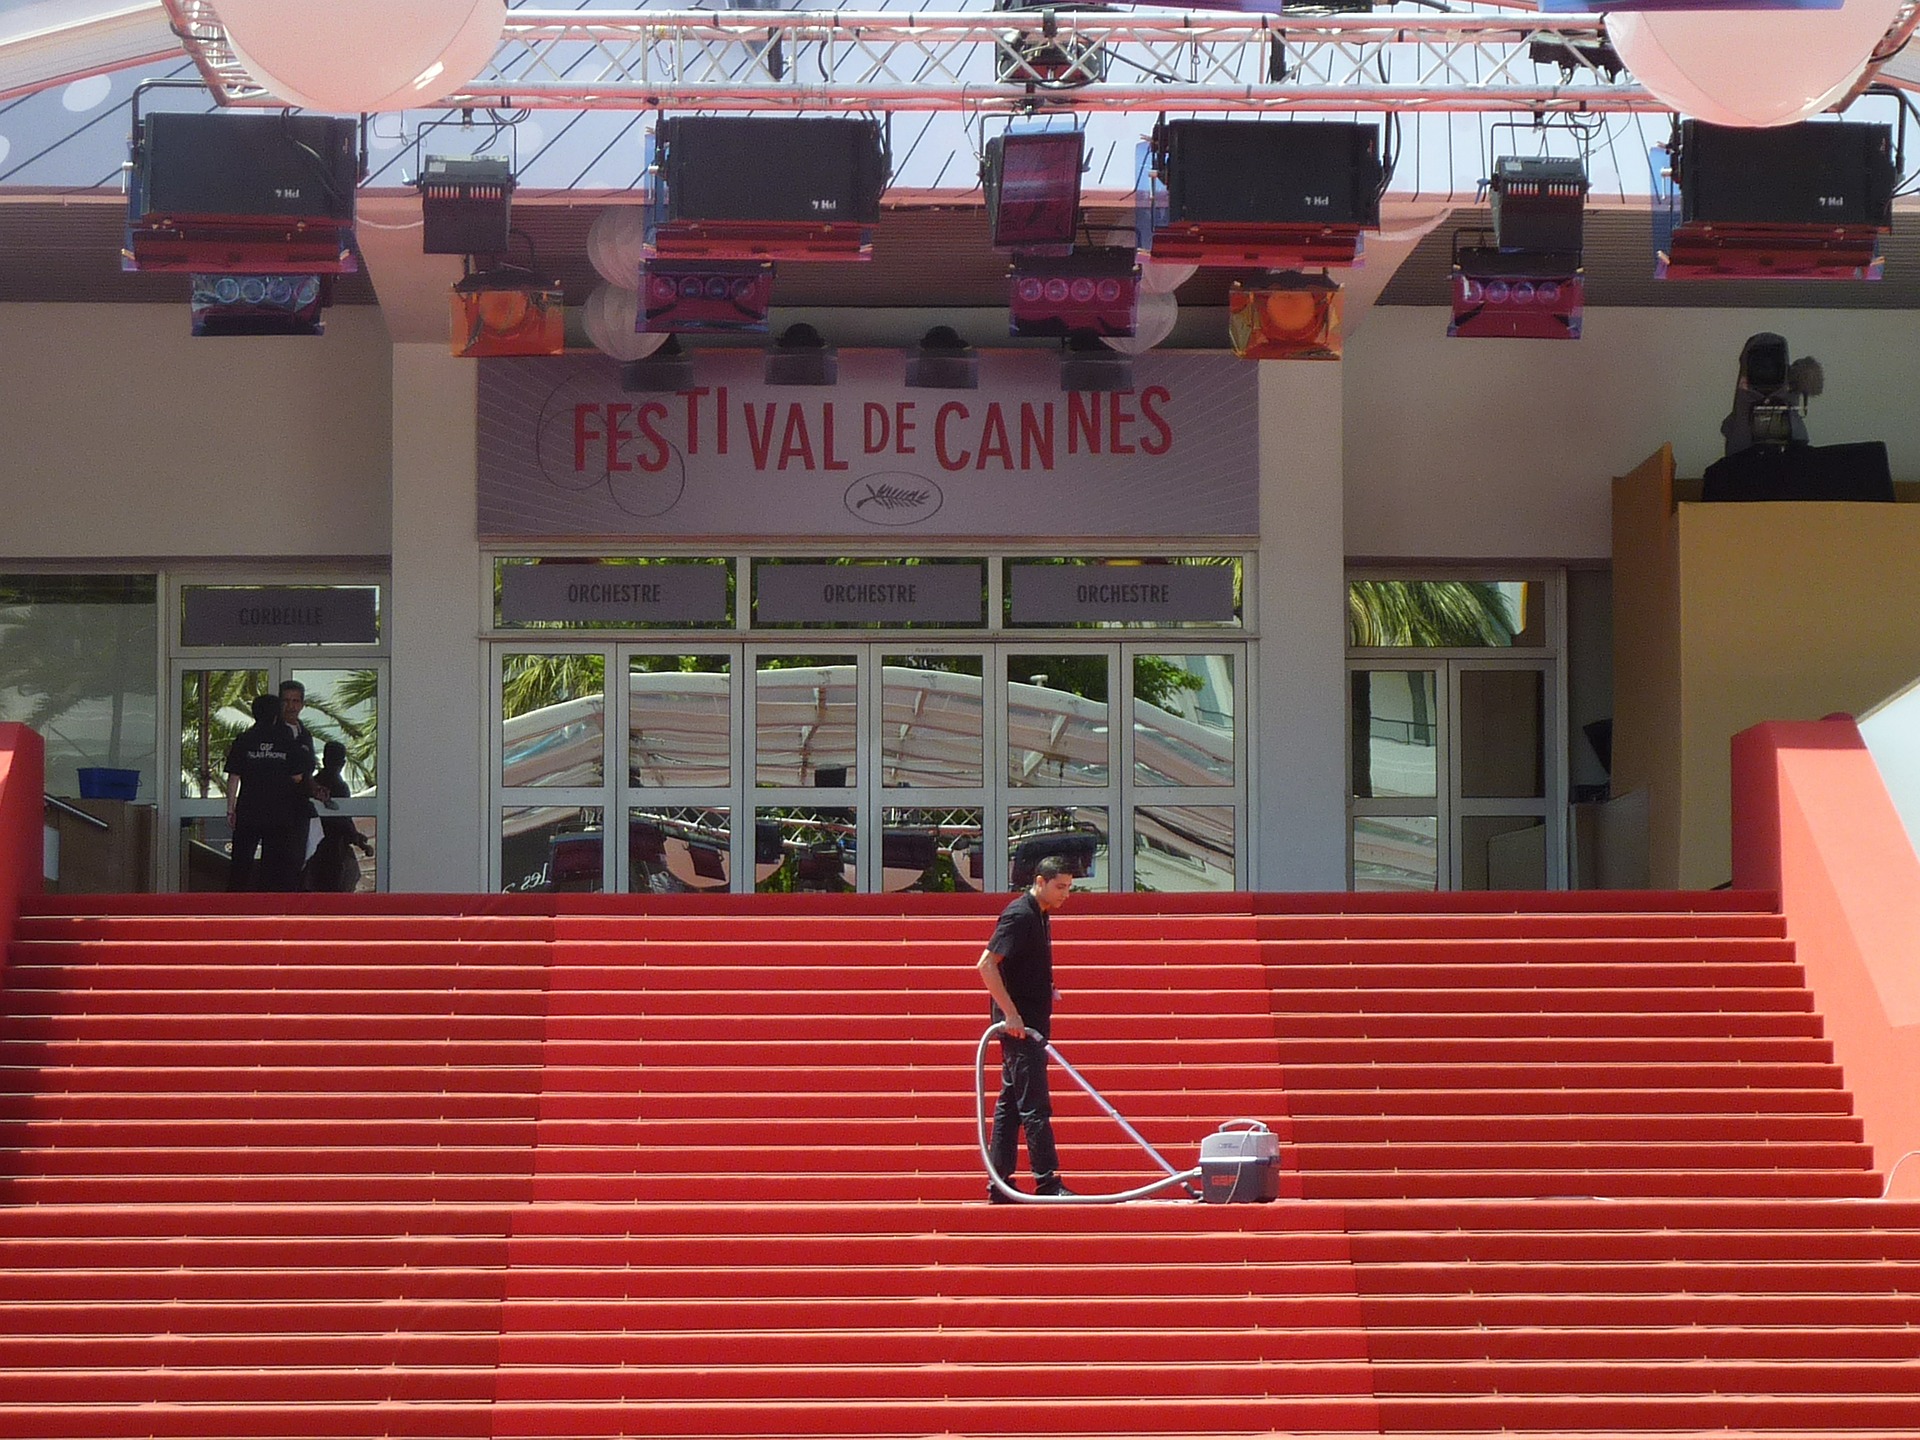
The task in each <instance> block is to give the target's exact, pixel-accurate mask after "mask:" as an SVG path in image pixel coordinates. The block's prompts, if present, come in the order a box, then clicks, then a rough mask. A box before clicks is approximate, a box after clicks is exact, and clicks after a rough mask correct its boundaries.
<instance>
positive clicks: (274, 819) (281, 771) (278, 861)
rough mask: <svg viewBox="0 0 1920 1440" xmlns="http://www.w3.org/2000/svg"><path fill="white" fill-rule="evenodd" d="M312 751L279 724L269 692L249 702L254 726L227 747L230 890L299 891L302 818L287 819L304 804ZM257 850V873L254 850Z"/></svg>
mask: <svg viewBox="0 0 1920 1440" xmlns="http://www.w3.org/2000/svg"><path fill="white" fill-rule="evenodd" d="M312 770H313V754H312V752H311V751H305V750H302V749H301V748H300V747H299V746H298V745H297V744H296V743H295V741H294V738H293V735H292V732H291V731H289V730H288V729H287V728H286V727H285V726H284V725H282V724H281V723H280V702H279V700H278V699H276V698H275V697H274V696H272V695H257V696H255V697H254V701H253V728H252V729H250V730H247V731H245V732H244V733H242V734H241V735H240V736H239V737H237V738H236V739H235V740H234V742H233V744H232V745H231V746H230V747H229V748H228V750H227V824H228V825H229V826H231V827H232V830H233V858H232V861H231V864H230V865H229V867H228V870H227V889H229V890H294V889H298V888H299V885H298V881H299V876H300V862H301V860H302V859H303V858H305V849H304V840H305V835H306V820H305V818H304V816H302V817H300V819H299V830H298V836H297V837H296V833H295V830H294V827H293V823H292V816H293V811H294V808H295V807H296V806H303V805H304V803H305V796H306V784H307V777H308V775H309V774H311V773H312ZM256 850H258V851H259V852H260V868H259V873H257V874H256V873H255V870H254V858H253V857H254V852H255V851H256Z"/></svg>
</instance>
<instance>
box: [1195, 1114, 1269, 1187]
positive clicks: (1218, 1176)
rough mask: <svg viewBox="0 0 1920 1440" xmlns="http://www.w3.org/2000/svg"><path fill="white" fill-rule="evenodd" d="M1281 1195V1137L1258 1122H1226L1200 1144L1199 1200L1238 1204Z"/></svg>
mask: <svg viewBox="0 0 1920 1440" xmlns="http://www.w3.org/2000/svg"><path fill="white" fill-rule="evenodd" d="M1279 1196H1280V1137H1279V1136H1278V1135H1275V1134H1274V1133H1273V1132H1272V1131H1271V1130H1269V1129H1268V1128H1267V1127H1266V1126H1265V1125H1263V1124H1261V1123H1260V1122H1259V1121H1258V1120H1229V1121H1227V1122H1226V1123H1225V1124H1223V1125H1222V1126H1221V1127H1220V1128H1219V1129H1218V1130H1216V1131H1214V1133H1213V1134H1211V1135H1209V1136H1207V1137H1206V1138H1205V1139H1203V1140H1201V1142H1200V1198H1201V1199H1202V1200H1204V1201H1206V1202H1207V1203H1208V1204H1209V1205H1237V1204H1243V1203H1245V1202H1248V1201H1261V1200H1275V1199H1278V1198H1279Z"/></svg>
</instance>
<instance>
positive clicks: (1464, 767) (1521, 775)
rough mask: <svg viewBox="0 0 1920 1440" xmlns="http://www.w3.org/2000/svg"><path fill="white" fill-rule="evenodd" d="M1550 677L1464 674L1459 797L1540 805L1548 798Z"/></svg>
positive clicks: (1499, 672) (1510, 673) (1517, 672)
mask: <svg viewBox="0 0 1920 1440" xmlns="http://www.w3.org/2000/svg"><path fill="white" fill-rule="evenodd" d="M1545 709H1546V676H1545V675H1544V674H1542V673H1541V672H1540V671H1538V670H1464V669H1463V670H1462V671H1461V672H1460V793H1461V794H1462V795H1464V796H1467V797H1470V798H1472V799H1488V798H1498V799H1524V800H1537V799H1539V798H1541V797H1542V796H1544V795H1545V794H1546V783H1547V753H1546V733H1545V732H1546V725H1545Z"/></svg>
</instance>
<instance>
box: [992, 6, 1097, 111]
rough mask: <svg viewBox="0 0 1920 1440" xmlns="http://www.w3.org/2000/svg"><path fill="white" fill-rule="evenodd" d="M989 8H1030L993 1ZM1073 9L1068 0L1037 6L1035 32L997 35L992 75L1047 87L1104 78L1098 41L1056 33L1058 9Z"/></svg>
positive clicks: (1008, 82) (1013, 82)
mask: <svg viewBox="0 0 1920 1440" xmlns="http://www.w3.org/2000/svg"><path fill="white" fill-rule="evenodd" d="M993 8H994V9H995V10H1000V11H1012V10H1028V9H1029V8H1030V7H1028V6H1027V5H1025V4H1023V3H1007V0H996V3H995V5H994V7H993ZM1075 8H1076V7H1075V6H1074V5H1073V4H1071V3H1068V4H1064V5H1047V6H1044V7H1041V8H1040V10H1039V19H1040V31H1039V33H1038V34H1037V35H1036V34H1035V33H1034V32H1033V31H1032V30H1010V31H1007V32H1006V33H1005V34H1003V35H1001V36H1000V44H999V46H998V48H997V49H996V50H995V52H994V70H993V78H994V79H995V80H996V81H998V82H999V83H1000V84H1002V85H1026V86H1028V87H1030V88H1033V87H1039V86H1045V87H1047V88H1049V89H1066V88H1069V87H1074V86H1080V85H1091V84H1093V83H1094V82H1096V81H1099V80H1104V79H1106V78H1107V52H1106V50H1105V48H1104V47H1103V46H1102V45H1101V44H1100V42H1099V41H1097V40H1083V39H1082V38H1081V37H1080V36H1078V35H1067V36H1064V37H1063V36H1062V35H1061V34H1060V15H1059V12H1060V11H1061V10H1072V9H1075ZM1088 8H1097V7H1091V6H1090V7H1088Z"/></svg>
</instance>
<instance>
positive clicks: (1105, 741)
mask: <svg viewBox="0 0 1920 1440" xmlns="http://www.w3.org/2000/svg"><path fill="white" fill-rule="evenodd" d="M999 660H1000V664H999V666H998V667H997V673H996V675H995V686H996V692H995V693H996V697H997V701H998V703H997V704H996V705H995V707H994V709H995V713H996V714H997V715H999V716H1000V717H1001V722H1002V723H1001V734H1000V736H999V739H1000V746H999V756H998V759H999V765H998V771H999V780H1000V783H1001V784H1002V785H1003V786H1004V787H1005V814H1004V820H1003V828H1002V829H1001V835H1002V836H1003V839H1004V848H1003V851H1002V853H1003V854H1004V856H1005V858H1006V864H1007V872H1006V876H1005V879H1004V881H1003V883H1002V885H1001V887H1000V888H1002V889H1008V890H1019V889H1022V888H1024V887H1025V886H1027V885H1029V884H1031V883H1032V881H1033V875H1034V867H1035V866H1036V865H1038V864H1039V862H1040V861H1041V860H1042V859H1043V858H1045V857H1047V856H1049V855H1058V856H1061V857H1063V858H1064V859H1065V860H1066V861H1067V863H1068V864H1069V865H1070V866H1071V867H1072V869H1073V874H1074V877H1075V885H1076V887H1077V888H1079V889H1083V890H1112V889H1114V888H1116V885H1115V877H1114V873H1113V871H1114V864H1113V847H1112V835H1113V826H1114V820H1115V817H1116V816H1117V815H1118V813H1119V806H1120V795H1119V790H1120V787H1119V782H1118V773H1119V769H1120V745H1119V737H1118V736H1117V735H1116V734H1115V733H1114V726H1113V715H1114V713H1115V707H1116V705H1117V704H1118V703H1119V701H1120V699H1121V696H1120V647H1119V646H1118V645H1072V646H1067V645H1055V646H1032V647H1028V646H1024V645H1023V646H1011V645H1008V646H1002V647H1001V648H1000V652H999ZM1121 713H1124V712H1121Z"/></svg>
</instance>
